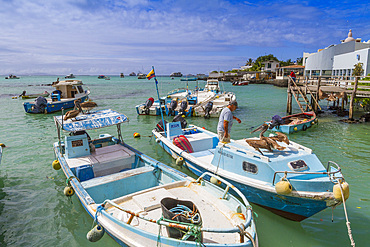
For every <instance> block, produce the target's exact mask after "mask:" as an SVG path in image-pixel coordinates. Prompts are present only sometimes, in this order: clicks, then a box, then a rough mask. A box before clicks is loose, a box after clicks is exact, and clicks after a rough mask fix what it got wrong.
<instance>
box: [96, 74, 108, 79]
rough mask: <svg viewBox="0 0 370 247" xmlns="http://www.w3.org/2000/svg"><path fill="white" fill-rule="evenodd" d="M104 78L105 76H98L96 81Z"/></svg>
mask: <svg viewBox="0 0 370 247" xmlns="http://www.w3.org/2000/svg"><path fill="white" fill-rule="evenodd" d="M105 78H106V76H105V75H99V76H98V79H105Z"/></svg>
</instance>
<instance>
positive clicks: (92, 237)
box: [86, 225, 104, 242]
mask: <svg viewBox="0 0 370 247" xmlns="http://www.w3.org/2000/svg"><path fill="white" fill-rule="evenodd" d="M103 235H104V228H103V227H102V226H101V225H96V226H95V227H94V228H93V229H91V230H90V231H89V232H88V233H87V235H86V238H87V240H89V241H90V242H96V241H99V240H100V239H101V238H102V237H103Z"/></svg>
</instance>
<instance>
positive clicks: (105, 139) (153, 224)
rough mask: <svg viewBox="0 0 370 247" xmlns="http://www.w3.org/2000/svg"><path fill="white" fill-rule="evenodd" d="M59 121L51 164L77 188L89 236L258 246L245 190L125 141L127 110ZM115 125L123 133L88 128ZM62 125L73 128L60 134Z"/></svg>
mask: <svg viewBox="0 0 370 247" xmlns="http://www.w3.org/2000/svg"><path fill="white" fill-rule="evenodd" d="M54 121H55V123H56V126H57V131H58V137H59V140H58V142H56V143H54V151H55V154H56V157H57V160H56V161H54V162H53V167H54V168H55V169H58V168H59V169H60V167H61V168H62V170H63V172H64V174H65V176H66V177H67V183H68V186H67V187H66V188H65V194H66V195H67V196H72V195H73V194H76V196H77V197H78V199H79V200H80V202H81V204H82V206H83V207H84V208H85V210H86V211H87V212H88V213H89V215H90V216H91V217H92V218H93V219H94V222H95V223H96V224H97V226H96V227H94V228H93V229H92V230H91V231H90V232H89V233H88V235H87V238H88V239H89V240H90V241H98V240H99V239H100V238H101V237H102V235H103V233H104V231H105V232H107V233H108V234H109V235H110V236H111V237H112V238H113V239H114V240H115V241H117V242H118V243H119V244H120V245H122V246H143V247H144V246H183V247H196V246H212V247H218V246H250V247H252V246H254V247H255V246H258V238H257V233H256V228H255V223H254V221H253V217H252V210H251V206H250V205H249V203H248V201H247V200H246V199H245V197H244V195H243V194H242V193H241V192H240V191H239V190H237V189H235V188H234V186H232V185H231V184H230V183H229V182H227V181H226V180H224V179H222V178H220V177H215V179H217V181H219V184H220V185H222V186H216V185H214V184H211V183H209V182H207V181H206V180H205V178H206V177H210V176H213V175H212V174H210V173H204V174H203V175H202V176H200V177H199V178H198V179H197V180H194V179H192V178H190V177H188V176H187V175H185V174H183V173H181V172H179V171H176V170H174V169H173V168H171V167H169V166H166V165H165V164H162V163H160V162H158V161H156V160H154V159H152V158H150V157H148V156H146V155H145V154H143V153H141V152H139V151H137V150H136V149H134V148H132V147H130V146H129V145H127V144H125V143H124V142H123V139H122V136H121V124H122V123H124V122H127V121H128V119H127V117H126V116H125V115H123V114H120V113H118V112H115V111H112V110H110V109H107V110H100V111H96V112H94V113H91V114H83V115H80V116H78V117H76V120H73V121H72V120H70V119H68V120H66V121H63V116H55V117H54ZM114 125H117V137H114V136H112V135H110V134H100V135H99V136H98V137H97V138H92V139H91V138H90V136H89V135H88V134H87V132H86V131H88V130H94V129H95V131H96V129H100V128H104V127H109V126H114ZM61 130H63V131H67V132H70V133H71V135H66V136H65V138H64V139H61V138H60V136H61V133H60V132H61ZM95 131H92V133H95ZM230 189H231V190H233V193H235V194H236V195H237V196H238V197H239V198H240V199H241V201H239V200H238V199H237V198H236V197H234V196H233V195H232V194H231V191H230V192H229V190H230Z"/></svg>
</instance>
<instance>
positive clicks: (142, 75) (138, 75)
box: [137, 73, 146, 79]
mask: <svg viewBox="0 0 370 247" xmlns="http://www.w3.org/2000/svg"><path fill="white" fill-rule="evenodd" d="M145 78H146V74H144V73H138V74H137V79H145Z"/></svg>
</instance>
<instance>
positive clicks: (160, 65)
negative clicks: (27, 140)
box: [0, 0, 370, 75]
mask: <svg viewBox="0 0 370 247" xmlns="http://www.w3.org/2000/svg"><path fill="white" fill-rule="evenodd" d="M0 4H1V6H2V8H1V10H0V21H1V25H0V30H1V34H2V38H1V39H0V54H1V55H0V63H1V66H0V74H10V73H13V74H17V75H18V74H19V75H25V74H69V73H73V74H79V75H82V74H86V75H96V74H119V73H124V74H129V73H131V72H135V73H137V72H139V71H141V72H145V73H147V72H148V71H149V70H150V69H151V66H155V68H156V72H157V74H170V73H172V72H177V71H181V72H182V73H183V74H188V73H192V74H197V73H204V74H208V73H209V72H210V71H213V70H229V69H232V68H237V67H240V66H242V65H244V64H245V63H246V61H247V60H248V59H249V58H252V59H256V58H257V57H259V56H263V55H268V54H273V55H274V56H275V57H277V58H278V59H279V60H284V61H285V60H287V59H291V60H292V61H294V60H296V59H297V58H298V57H302V56H303V52H310V53H312V52H316V51H317V50H318V49H321V48H325V47H327V46H329V45H331V44H338V43H340V40H342V39H345V38H346V37H347V34H348V31H349V29H352V32H353V36H354V38H362V41H367V40H369V39H370V28H369V26H370V24H369V23H370V22H369V19H370V17H369V15H368V11H369V9H368V6H369V4H368V3H367V2H366V1H326V2H324V3H322V2H321V1H269V2H266V1H253V2H252V1H250V2H248V1H225V0H224V1H222V0H220V1H211V0H202V1H186V0H178V1H171V0H157V1H147V0H128V1H122V0H113V1H98V0H74V1H60V0H49V1H48V0H32V1H29V0H27V1H26V0H10V1H9V0H0Z"/></svg>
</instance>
